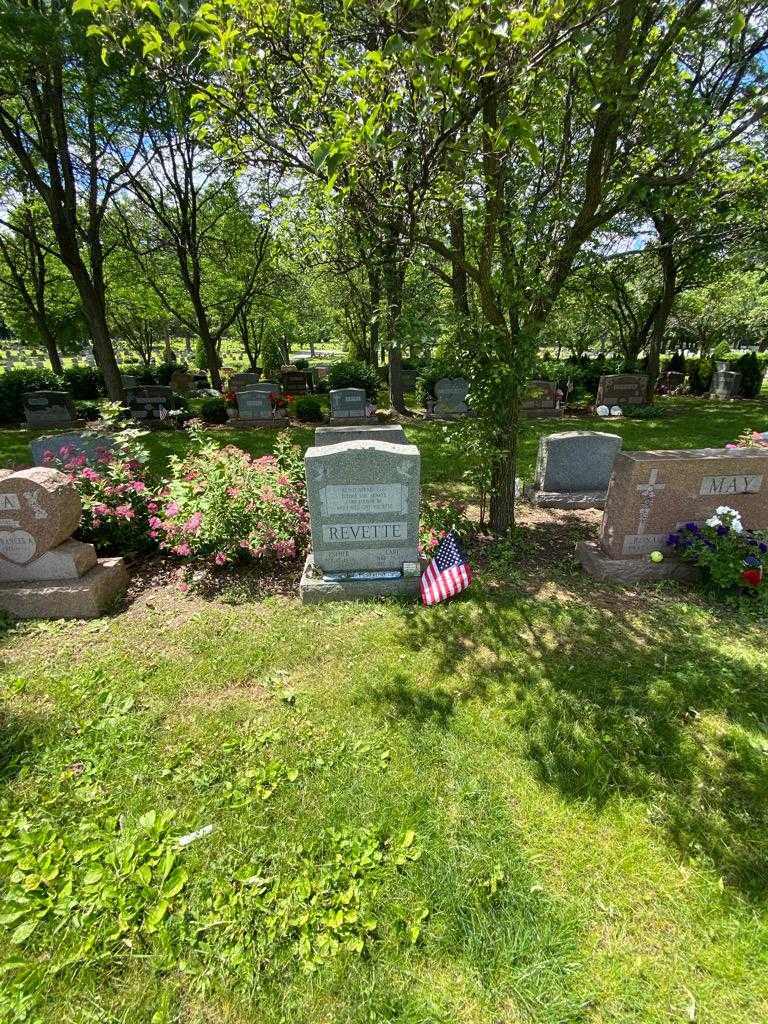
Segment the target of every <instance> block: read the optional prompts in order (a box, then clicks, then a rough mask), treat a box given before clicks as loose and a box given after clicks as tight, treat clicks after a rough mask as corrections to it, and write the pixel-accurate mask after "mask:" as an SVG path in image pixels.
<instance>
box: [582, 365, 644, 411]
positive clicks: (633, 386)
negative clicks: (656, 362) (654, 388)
mask: <svg viewBox="0 0 768 1024" xmlns="http://www.w3.org/2000/svg"><path fill="white" fill-rule="evenodd" d="M647 387H648V377H647V376H646V374H644V373H609V374H606V375H605V376H603V377H601V378H600V383H599V384H598V385H597V398H596V400H595V405H607V406H609V407H610V406H612V405H621V406H624V405H645V404H646V398H645V395H646V389H647Z"/></svg>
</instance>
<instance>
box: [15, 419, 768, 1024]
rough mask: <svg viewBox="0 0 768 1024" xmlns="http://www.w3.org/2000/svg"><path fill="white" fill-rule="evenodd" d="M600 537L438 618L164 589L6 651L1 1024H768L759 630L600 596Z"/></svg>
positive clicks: (521, 567) (505, 551) (515, 563)
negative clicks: (596, 569) (594, 548)
mask: <svg viewBox="0 0 768 1024" xmlns="http://www.w3.org/2000/svg"><path fill="white" fill-rule="evenodd" d="M742 404H746V403H742ZM704 417H705V413H704V412H701V411H699V410H694V411H692V412H688V413H683V414H681V415H680V416H678V417H670V419H669V421H666V423H665V426H666V425H668V426H669V435H667V434H666V433H665V434H664V443H656V442H655V438H657V437H659V438H660V437H661V436H662V435H661V434H660V433H658V432H657V427H656V426H655V425H653V424H649V423H631V422H630V421H625V422H624V423H622V424H620V429H622V430H626V431H627V432H628V436H627V447H646V446H650V444H649V441H650V439H651V438H653V439H654V443H653V446H654V447H671V446H672V444H677V445H680V446H684V445H683V442H684V440H685V439H689V440H690V439H691V438H692V435H693V433H695V429H694V426H693V425H692V424H691V423H690V422H689V419H691V418H693V419H695V420H696V422H697V423H698V424H699V426H698V427H697V428H696V429H697V430H699V432H700V429H703V426H702V425H703V424H705V423H706V422H707V421H706V419H705V418H704ZM723 417H724V419H723ZM753 417H754V406H751V407H750V410H749V411H748V412H747V411H744V410H739V409H738V408H737V407H736V406H728V407H727V408H726V409H723V410H722V411H720V410H719V409H718V408H717V407H715V408H714V409H713V410H712V423H711V430H710V434H709V435H708V436H702V437H701V440H700V441H699V440H697V444H696V446H700V445H712V444H722V443H724V441H725V440H727V439H729V438H730V437H732V436H736V434H738V433H739V432H740V430H742V429H744V427H745V426H747V425H754V426H755V428H758V427H760V426H761V425H760V424H758V423H756V422H754V420H753ZM565 425H566V424H563V427H565ZM568 425H569V426H570V424H568ZM590 425H591V424H590ZM581 426H585V425H584V424H581ZM611 426H613V424H612V425H611ZM765 426H767V424H765V422H763V424H762V427H761V428H764V427H765ZM559 428H560V424H558V425H557V426H553V424H551V423H550V424H548V425H543V424H541V423H537V425H536V428H535V432H534V431H533V430H532V431H531V434H530V436H529V437H528V439H527V440H526V451H527V452H529V449H530V446H531V445H533V448H534V449H535V441H534V440H533V438H534V437H535V436H536V432H538V431H539V430H545V429H549V430H552V429H559ZM406 429H407V430H408V429H409V428H406ZM434 430H435V427H434V426H433V425H430V426H429V427H426V426H419V427H414V428H413V431H414V433H418V435H419V436H418V443H419V444H420V445H421V446H422V451H423V454H424V460H425V466H424V475H425V479H426V485H427V487H428V488H429V489H432V490H433V493H437V492H439V491H441V490H443V489H444V487H445V486H446V483H447V482H448V481H449V480H450V476H449V474H450V467H449V466H448V464H447V462H445V461H442V456H441V454H440V452H439V450H438V449H437V446H436V444H435V436H434V433H433V432H434ZM643 431H645V433H643ZM734 431H735V433H734ZM723 435H725V436H723ZM697 438H698V434H697ZM174 440H175V438H174ZM630 440H632V441H633V442H634V441H638V442H641V443H633V444H630ZM153 441H154V439H153ZM263 441H264V439H263V437H262V438H261V439H260V440H259V442H258V443H259V444H260V443H262V442H263ZM254 443H255V442H254ZM265 443H266V442H265ZM163 444H166V440H163ZM691 446H692V445H691ZM529 453H530V452H529ZM526 457H528V455H527V456H526ZM455 472H456V469H455V466H454V469H453V473H454V474H455ZM454 479H455V477H454ZM598 518H599V517H597V516H595V515H594V514H592V515H590V514H586V515H585V514H580V513H557V514H550V513H546V514H541V513H539V514H537V515H535V516H534V515H531V516H529V517H526V518H525V523H524V527H523V529H522V530H521V531H520V533H519V534H518V536H517V537H516V539H515V540H514V541H511V542H509V543H507V544H500V545H497V546H496V547H495V548H494V549H493V550H490V549H483V550H480V551H478V553H477V554H478V558H479V561H480V566H481V569H480V572H479V573H478V578H477V580H476V583H475V584H474V585H473V587H472V589H471V590H470V591H469V592H468V593H467V594H466V595H464V596H463V597H462V598H460V599H458V600H456V601H455V602H453V603H451V604H449V605H447V606H438V607H437V608H434V609H429V610H424V609H419V608H417V607H413V606H411V605H409V604H407V603H397V602H389V603H368V604H360V605H346V604H339V605H324V606H316V607H312V606H310V607H302V606H301V605H300V604H299V603H298V601H297V600H296V599H295V598H293V597H290V596H281V595H279V594H278V595H273V596H268V597H266V598H262V599H259V600H253V599H252V594H249V592H248V589H247V587H246V585H245V584H244V583H238V584H237V585H235V586H233V587H232V588H231V589H230V590H228V591H225V592H224V593H223V594H222V595H220V596H219V597H218V598H216V599H210V600H206V599H203V598H202V597H199V596H185V595H181V594H179V593H178V591H177V590H175V589H174V588H173V587H172V586H170V585H162V584H159V585H157V586H155V587H148V588H147V589H145V590H143V591H142V592H141V593H139V594H138V596H136V598H135V600H134V601H133V603H132V604H131V605H130V606H129V607H127V608H126V609H125V610H122V611H120V612H118V613H116V614H115V615H114V616H111V617H108V618H104V619H102V620H99V621H96V622H91V623H83V622H70V623H26V624H20V625H19V626H18V627H16V628H6V629H4V631H3V632H2V634H1V635H0V657H1V658H2V664H0V1021H2V1022H3V1024H5V1022H6V1021H7V1022H15V1021H23V1020H26V1021H34V1022H35V1024H38V1022H40V1024H62V1022H66V1024H70V1022H71V1024H86V1022H88V1024H91V1022H92V1024H105V1022H110V1024H111V1022H120V1024H170V1022H174V1024H175V1022H178V1024H182V1022H183V1024H190V1022H191V1024H204V1022H205V1024H208V1022H212V1021H216V1022H217V1024H219V1022H220V1024H281V1022H286V1024H288V1022H290V1024H395V1022H397V1024H454V1022H460V1024H674V1022H691V1021H693V1022H695V1024H760V1022H763V1021H766V1020H768V913H767V912H766V898H767V897H768V840H767V839H766V836H767V835H768V716H767V714H766V688H767V687H768V642H767V641H766V633H765V624H764V622H763V621H761V620H760V619H758V618H753V617H750V616H749V615H747V614H746V613H742V614H741V615H737V614H736V613H734V612H731V611H728V610H723V609H721V608H717V607H714V606H712V605H711V604H709V603H708V602H707V601H706V600H705V599H704V598H702V597H700V596H699V595H697V594H695V593H693V592H692V591H690V590H686V589H684V588H681V587H679V586H677V585H673V584H665V585H659V586H657V587H653V586H645V587H643V588H641V589H637V590H632V589H627V588H618V587H614V586H610V585H607V584H606V585H601V584H598V583H596V582H595V581H593V580H590V579H587V578H585V577H584V576H583V575H582V574H581V573H580V572H579V571H578V569H577V568H576V566H575V564H574V561H573V558H572V551H573V545H574V541H575V539H576V538H578V537H580V536H585V535H591V534H593V533H594V530H595V526H596V522H597V521H598ZM208 825H213V826H214V829H213V831H211V832H210V833H209V834H205V835H203V836H201V837H199V838H197V839H196V840H194V841H192V842H190V843H189V845H187V846H185V847H184V848H179V847H178V844H177V840H178V838H179V837H181V836H185V835H189V834H191V833H194V832H195V831H196V830H199V829H201V828H203V827H205V826H208Z"/></svg>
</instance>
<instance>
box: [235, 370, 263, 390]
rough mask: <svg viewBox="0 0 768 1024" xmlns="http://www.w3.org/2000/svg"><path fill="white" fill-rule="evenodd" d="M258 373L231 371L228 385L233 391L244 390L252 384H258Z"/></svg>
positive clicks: (259, 375)
mask: <svg viewBox="0 0 768 1024" xmlns="http://www.w3.org/2000/svg"><path fill="white" fill-rule="evenodd" d="M260 377H261V374H260V373H233V374H232V377H231V378H230V381H229V386H230V388H231V389H232V390H233V391H245V389H246V388H248V387H250V386H251V385H252V384H258V383H259V378H260Z"/></svg>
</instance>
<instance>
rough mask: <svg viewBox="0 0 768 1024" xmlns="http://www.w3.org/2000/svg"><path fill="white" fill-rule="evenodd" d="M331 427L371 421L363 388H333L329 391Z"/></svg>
mask: <svg viewBox="0 0 768 1024" xmlns="http://www.w3.org/2000/svg"><path fill="white" fill-rule="evenodd" d="M330 398H331V415H330V419H329V422H330V425H331V426H332V427H341V426H354V425H360V424H366V423H370V422H371V417H370V416H369V415H368V397H367V395H366V392H365V388H335V389H334V390H333V391H331V393H330Z"/></svg>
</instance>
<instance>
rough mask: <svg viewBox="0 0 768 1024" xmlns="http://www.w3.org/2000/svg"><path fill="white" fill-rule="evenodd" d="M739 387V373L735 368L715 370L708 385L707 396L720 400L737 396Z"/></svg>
mask: <svg viewBox="0 0 768 1024" xmlns="http://www.w3.org/2000/svg"><path fill="white" fill-rule="evenodd" d="M740 387H741V374H740V373H738V372H737V371H736V370H715V372H714V373H713V374H712V383H711V384H710V385H709V397H710V398H717V399H719V400H720V401H721V402H724V401H728V399H731V398H738V395H739V388H740Z"/></svg>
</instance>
